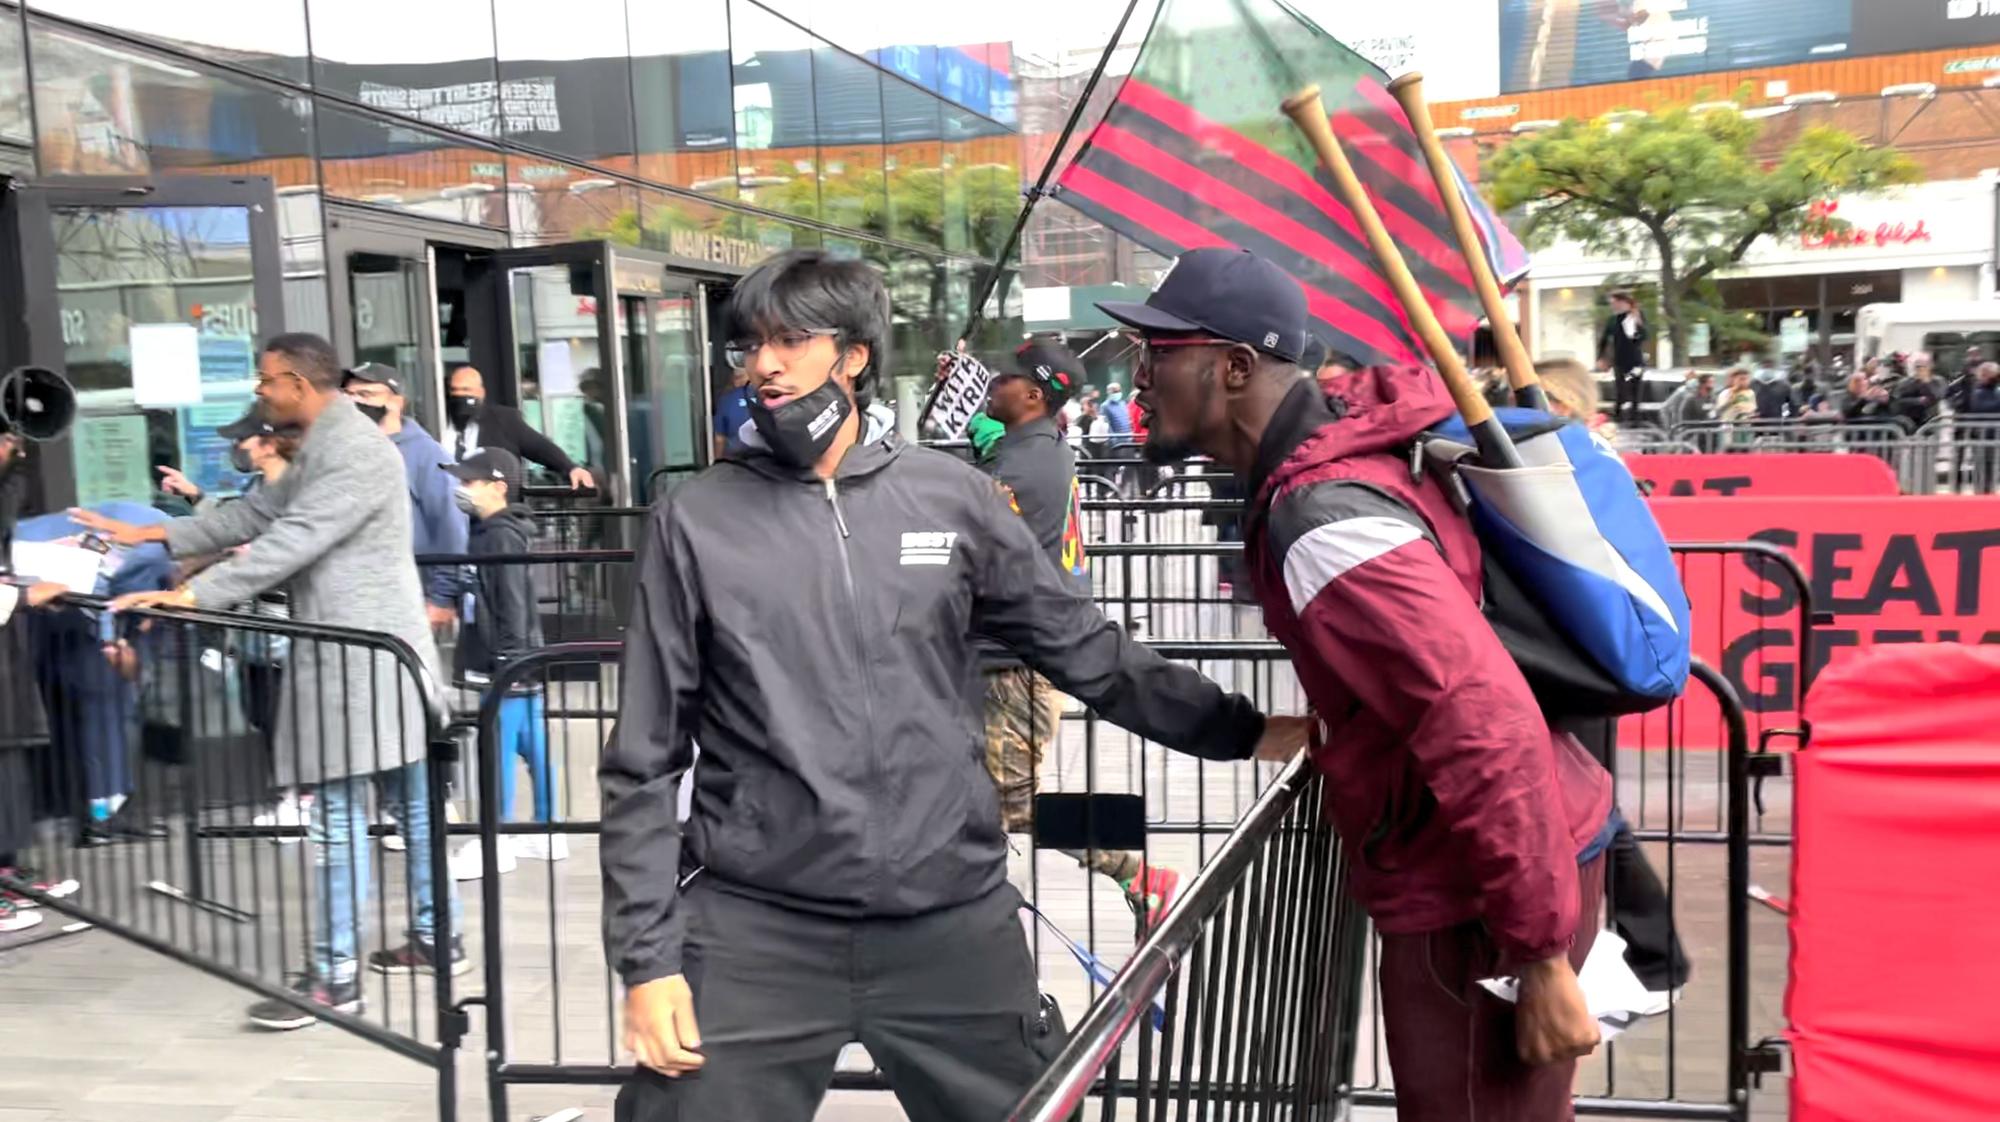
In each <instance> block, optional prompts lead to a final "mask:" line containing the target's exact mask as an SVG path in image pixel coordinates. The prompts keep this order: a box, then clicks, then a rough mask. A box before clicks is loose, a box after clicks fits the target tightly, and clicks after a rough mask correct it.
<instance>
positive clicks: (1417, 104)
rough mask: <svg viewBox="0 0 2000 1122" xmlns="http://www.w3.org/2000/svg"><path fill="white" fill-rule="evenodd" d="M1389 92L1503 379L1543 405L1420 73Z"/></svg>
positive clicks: (1533, 405)
mask: <svg viewBox="0 0 2000 1122" xmlns="http://www.w3.org/2000/svg"><path fill="white" fill-rule="evenodd" d="M1389 94H1390V96H1392V97H1394V98H1395V99H1396V101H1397V102H1398V103H1399V104H1401V105H1402V107H1403V115H1404V116H1406V117H1408V118H1409V119H1410V129H1411V130H1412V131H1413V132H1415V133H1416V135H1417V146H1418V147H1419V148H1422V149H1423V152H1424V162H1425V163H1427V164H1429V165H1430V169H1431V179H1433V180H1434V181H1436V183H1437V189H1438V198H1439V199H1441V200H1443V202H1444V213H1445V217H1446V218H1447V219H1449V220H1450V222H1451V232H1452V233H1453V234H1455V235H1457V237H1458V252H1459V255H1460V256H1461V257H1464V258H1465V264H1466V267H1467V268H1468V269H1470V270H1472V287H1473V289H1474V290H1475V291H1477V292H1478V293H1479V304H1480V306H1481V307H1482V308H1484V309H1485V311H1486V324H1487V326H1488V328H1490V329H1491V330H1492V332H1493V346H1494V349H1495V350H1497V351H1498V352H1499V354H1500V364H1501V365H1502V366H1504V367H1506V368H1507V383H1508V384H1509V385H1511V386H1513V387H1514V396H1515V397H1516V398H1517V399H1518V400H1519V401H1520V403H1521V404H1522V405H1525V406H1527V407H1529V408H1530V409H1542V410H1546V409H1547V408H1548V407H1549V406H1548V400H1547V398H1546V397H1545V396H1544V395H1543V393H1542V386H1541V379H1539V378H1537V377H1536V376H1535V364H1534V363H1533V362H1532V361H1530V360H1529V358H1528V349H1527V348H1526V347H1524V346H1522V345H1521V337H1520V335H1519V334H1518V333H1516V332H1515V330H1514V321H1513V319H1512V317H1510V316H1508V314H1507V302H1506V299H1505V298H1504V297H1503V296H1501V294H1500V281H1499V279H1498V278H1496V277H1495V276H1494V275H1493V263H1492V262H1491V261H1489V260H1488V259H1487V257H1486V247H1485V245H1484V244H1483V243H1482V242H1481V241H1480V240H1479V230H1478V228H1477V227H1475V226H1474V225H1473V224H1472V212H1471V211H1470V210H1469V209H1467V208H1466V205H1465V196H1464V195H1462V194H1460V193H1459V190H1458V176H1457V174H1456V173H1455V172H1454V171H1453V169H1452V166H1451V157H1450V156H1448V155H1446V154H1445V150H1444V143H1443V142H1442V141H1440V140H1439V139H1438V134H1437V129H1436V128H1435V127H1433V126H1432V124H1431V108H1430V106H1429V105H1428V104H1427V103H1426V102H1425V101H1424V76H1423V75H1422V74H1418V73H1415V72H1412V73H1409V74H1405V75H1403V76H1402V77H1400V78H1398V79H1396V80H1395V81H1393V82H1390V83H1389Z"/></svg>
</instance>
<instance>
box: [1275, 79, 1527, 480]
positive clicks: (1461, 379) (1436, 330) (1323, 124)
mask: <svg viewBox="0 0 2000 1122" xmlns="http://www.w3.org/2000/svg"><path fill="white" fill-rule="evenodd" d="M1282 108H1283V111H1284V114H1285V116H1287V117H1290V118H1291V119H1292V123H1293V124H1294V125H1297V126H1298V128H1299V131H1300V132H1302V133H1304V134H1305V137H1306V140H1307V141H1308V142H1309V143H1310V144H1311V145H1312V148H1313V151H1314V152H1315V153H1316V154H1317V155H1318V156H1319V159H1320V163H1322V164H1324V165H1326V170H1327V173H1328V174H1329V175H1330V176H1331V177H1332V179H1333V186H1334V190H1335V192H1336V193H1337V194H1338V195H1339V196H1340V201H1341V202H1343V203H1345V204H1347V210H1348V213H1350V214H1352V215H1353V216H1354V220H1355V221H1356V222H1358V223H1360V225H1361V232H1362V233H1363V234H1365V235H1366V236H1367V240H1368V248H1369V249H1371V250H1373V251H1374V253H1375V260H1376V261H1377V262H1378V263H1380V264H1381V266H1382V273H1383V276H1384V277H1385V278H1386V279H1387V280H1388V282H1389V287H1390V289H1391V290H1392V291H1394V292H1395V294H1396V299H1397V302H1398V303H1400V304H1402V305H1403V311H1404V312H1405V313H1406V314H1407V315H1408V316H1409V317H1410V326H1411V327H1413V328H1415V329H1416V332H1417V338H1418V339H1419V340H1421V341H1422V342H1423V345H1424V349H1425V350H1427V351H1429V352H1430V353H1431V361H1432V362H1434V363H1436V364H1437V369H1438V374H1439V375H1440V376H1442V377H1443V378H1444V385H1445V389H1446V390H1448V391H1450V393H1451V397H1452V401H1453V402H1454V403H1456V404H1457V406H1458V412H1459V415H1460V416H1462V417H1464V418H1465V427H1466V428H1468V429H1470V430H1471V432H1472V439H1473V442H1474V443H1475V444H1477V445H1478V447H1479V455H1480V458H1481V460H1482V461H1484V463H1485V466H1487V467H1492V468H1510V467H1520V466H1521V456H1520V453H1518V452H1516V451H1515V450H1514V442H1513V441H1512V440H1511V439H1510V438H1509V437H1508V436H1507V430H1506V429H1505V428H1503V427H1501V425H1500V422H1499V421H1498V420H1496V419H1495V418H1494V416H1493V407H1492V406H1491V405H1489V404H1487V402H1486V396H1485V395H1484V394H1482V393H1481V392H1480V391H1479V387H1478V386H1475V385H1473V384H1472V377H1471V376H1470V375H1469V374H1467V373H1466V371H1465V362H1464V360H1463V359H1461V358H1459V355H1458V345H1457V344H1456V343H1454V342H1452V339H1451V336H1450V335H1447V334H1446V333H1445V330H1444V327H1443V325H1441V324H1439V323H1438V318H1437V313H1436V312H1434V311H1432V310H1431V305H1430V301H1429V300H1426V299H1425V298H1424V293H1423V290H1422V289H1421V288H1418V287H1417V278H1416V277H1414V276H1412V275H1411V274H1410V266H1409V264H1408V263H1407V262H1405V261H1404V260H1403V252H1402V250H1400V249H1398V248H1397V247H1396V241H1395V239H1394V238H1392V237H1390V236H1389V230H1388V227H1386V226H1384V225H1383V224H1382V216H1381V215H1380V214H1379V213H1377V212H1376V210H1375V203H1374V202H1373V201H1372V200H1371V199H1369V197H1368V191H1367V189H1366V188H1364V187H1363V186H1362V185H1361V180H1360V178H1359V177H1358V176H1356V175H1355V174H1354V165H1352V164H1350V163H1348V161H1347V153H1346V152H1345V151H1343V150H1342V149H1341V147H1340V140H1339V139H1338V138H1337V137H1335V136H1334V135H1333V126H1332V125H1330V124H1328V123H1327V119H1326V106H1325V105H1323V104H1322V103H1321V102H1320V96H1319V87H1318V86H1307V87H1306V88H1304V89H1302V90H1300V91H1299V92H1298V93H1295V94H1293V95H1292V96H1291V97H1289V98H1287V99H1286V100H1285V104H1284V105H1283V107H1282Z"/></svg>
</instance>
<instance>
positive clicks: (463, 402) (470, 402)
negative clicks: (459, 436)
mask: <svg viewBox="0 0 2000 1122" xmlns="http://www.w3.org/2000/svg"><path fill="white" fill-rule="evenodd" d="M479 403H480V399H479V398H476V397H454V398H452V399H451V400H450V401H448V402H446V403H445V407H444V414H445V416H447V417H450V418H451V423H452V425H453V426H455V427H457V428H464V427H465V426H466V425H468V424H470V423H472V418H473V415H474V414H476V413H478V412H479Z"/></svg>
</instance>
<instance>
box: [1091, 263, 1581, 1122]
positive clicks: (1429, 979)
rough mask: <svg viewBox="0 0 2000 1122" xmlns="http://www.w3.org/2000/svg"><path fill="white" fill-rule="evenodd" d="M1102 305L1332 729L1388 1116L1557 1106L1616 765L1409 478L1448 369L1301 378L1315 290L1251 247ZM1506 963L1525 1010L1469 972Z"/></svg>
mask: <svg viewBox="0 0 2000 1122" xmlns="http://www.w3.org/2000/svg"><path fill="white" fill-rule="evenodd" d="M1098 306H1099V307H1100V308H1101V309H1103V310H1104V312H1105V313H1106V314H1107V315H1109V316H1111V317H1112V318H1113V319H1116V320H1119V321H1121V322H1123V323H1125V324H1127V325H1129V326H1131V327H1133V328H1135V329H1137V331H1138V332H1139V336H1140V339H1139V354H1140V359H1139V366H1138V373H1137V376H1136V378H1135V379H1134V384H1135V385H1137V386H1138V387H1139V390H1140V398H1141V400H1142V401H1143V402H1144V404H1145V406H1146V413H1147V417H1148V419H1149V424H1150V426H1151V430H1152V434H1151V438H1150V440H1149V442H1148V445H1147V449H1146V451H1147V454H1148V455H1149V456H1152V457H1155V458H1157V459H1178V458H1180V457H1181V456H1183V455H1185V454H1186V453H1188V452H1190V451H1201V452H1205V453H1207V454H1208V455H1210V456H1212V457H1214V459H1215V460H1216V461H1218V462H1219V463H1221V464H1223V465H1225V466H1227V467H1228V468H1230V469H1231V470H1232V471H1234V472H1235V473H1236V475H1237V476H1238V477H1239V478H1241V479H1243V480H1244V482H1245V493H1246V494H1247V495H1248V496H1249V497H1250V507H1249V510H1248V512H1247V518H1246V521H1245V533H1244V550H1245V559H1246V561H1247V563H1248V568H1249V573H1250V578H1251V583H1252V585H1253V586H1254V587H1255V589H1256V592H1257V598H1258V600H1259V601H1260V602H1261V603H1262V605H1263V611H1264V622H1265V625H1266V626H1267V627H1268V628H1269V629H1270V631H1271V634H1272V635H1273V636H1274V637H1276V638H1277V639H1278V641H1279V642H1281V643H1283V644H1284V646H1285V649H1286V650H1287V651H1288V652H1289V653H1290V654H1291V656H1292V664H1293V667H1294V669H1295V670H1296V671H1297V673H1298V675H1299V680H1300V683H1301V684H1302V685H1303V686H1304V688H1305V691H1306V694H1307V696H1308V697H1309V698H1310V699H1311V701H1312V703H1313V708H1314V710H1315V711H1316V712H1317V713H1318V714H1320V716H1321V718H1322V720H1323V722H1325V724H1326V725H1327V726H1330V728H1329V731H1328V732H1327V734H1326V736H1327V743H1326V744H1325V745H1324V746H1323V747H1321V748H1319V749H1318V750H1317V751H1315V752H1314V754H1313V761H1314V763H1315V764H1316V765H1317V766H1318V767H1319V768H1320V770H1321V771H1322V772H1323V773H1324V774H1325V776H1326V782H1327V789H1328V790H1329V791H1330V792H1332V793H1333V796H1332V797H1333V802H1332V809H1333V815H1334V819H1335V824H1336V825H1337V827H1338V828H1339V830H1340V832H1341V835H1342V839H1343V841H1344V843H1345V846H1344V848H1345V851H1346V853H1347V854H1348V856H1349V858H1350V863H1351V865H1352V870H1353V883H1354V892H1355V896H1356V898H1357V899H1358V900H1359V901H1360V902H1361V903H1362V904H1363V905H1364V906H1365V907H1366V908H1367V909H1368V911H1369V914H1370V915H1371V916H1372V917H1373V918H1374V920H1375V924H1376V927H1377V929H1378V930H1379V931H1380V932H1381V933H1382V967H1381V981H1382V997H1381V1001H1382V1009H1383V1016H1384V1024H1385V1027H1386V1037H1387V1041H1388V1048H1389V1059H1390V1063H1391V1065H1392V1066H1393V1068H1394V1070H1395V1072H1396V1076H1397V1079H1396V1100H1397V1101H1396V1109H1397V1112H1398V1117H1400V1118H1402V1119H1403V1120H1404V1122H1444V1120H1452V1122H1459V1120H1463V1119H1466V1118H1469V1117H1478V1118H1489V1117H1490V1118H1508V1119H1514V1120H1517V1122H1556V1120H1557V1119H1565V1120H1566V1119H1568V1118H1569V1117H1570V1114H1571V1103H1570V1085H1571V1079H1572V1076H1573V1074H1574V1071H1575V1061H1576V1060H1577V1058H1579V1057H1581V1056H1584V1055H1587V1054H1589V1053H1590V1051H1591V1050H1592V1049H1593V1048H1595V1046H1596V1044H1597V1040H1598V1033H1597V1026H1596V1022H1595V1020H1594V1019H1593V1018H1592V1017H1591V1015H1590V1012H1589V1008H1588V1006H1587V1004H1586V1002H1585V1001H1584V997H1583V992H1582V989H1581V987H1580V986H1579V985H1578V984H1577V979H1576V973H1575V970H1576V968H1577V967H1579V966H1580V965H1581V964H1582V961H1583V956H1584V955H1585V954H1587V953H1588V951H1589V947H1590V942H1591V939H1592V937H1593V936H1594V935H1595V933H1596V930H1597V907H1598V904H1599V902H1600V900H1601V897H1602V892H1603V862H1602V853H1603V851H1604V847H1605V846H1606V845H1607V844H1608V843H1609V841H1610V837H1611V834H1610V831H1609V830H1608V829H1607V827H1608V826H1609V825H1610V824H1611V823H1612V822H1613V816H1612V813H1611V783H1610V776H1609V775H1607V774H1606V773H1605V771H1604V769H1603V768H1601V767H1599V766H1598V765H1597V763H1596V762H1595V761H1593V760H1592V759H1591V758H1590V756H1589V755H1588V754H1587V753H1586V752H1585V751H1584V749H1583V748H1582V746H1581V745H1579V744H1578V743H1577V742H1576V740H1575V738H1574V737H1570V736H1567V735H1565V734H1560V733H1557V732H1556V731H1554V730H1553V729H1551V728H1550V725H1549V722H1548V720H1547V719H1546V718H1545V717H1544V716H1543V714H1542V712H1541V710H1540V708H1539V706H1538V705H1537V703H1536V700H1535V695H1534V693H1533V692H1532V691H1531V690H1530V689H1529V686H1528V683H1527V680H1526V679H1525V678H1523V677H1522V674H1521V671H1520V669H1519V668H1518V667H1517V666H1516V665H1515V663H1514V661H1513V659H1512V657H1511V656H1510V655H1509V654H1508V652H1507V649H1506V648H1505V647H1504V646H1503V645H1502V643H1501V641H1500V638H1499V637H1498V636H1497V635H1496V634H1495V633H1494V630H1493V628H1492V626H1491V625H1489V624H1488V623H1487V622H1486V620H1485V618H1484V617H1483V616H1482V615H1481V613H1480V596H1481V592H1482V588H1481V569H1480V549H1479V541H1478V538H1477V537H1476V536H1475V535H1474V534H1473V532H1472V529H1471V526H1470V523H1469V522H1468V521H1467V519H1466V518H1465V516H1464V515H1463V514H1462V513H1461V512H1460V511H1459V510H1458V508H1457V507H1456V506H1455V505H1454V504H1453V501H1452V499H1451V498H1450V496H1448V495H1447V494H1446V493H1445V492H1444V489H1443V488H1441V487H1440V486H1439V485H1438V484H1437V483H1436V482H1435V481H1434V480H1432V479H1430V478H1428V477H1425V476H1421V475H1419V476H1412V474H1411V471H1410V449H1411V448H1412V446H1413V443H1414V442H1415V441H1416V440H1417V439H1419V438H1420V437H1421V436H1422V434H1423V433H1424V431H1425V430H1427V429H1428V428H1430V427H1431V426H1433V425H1435V424H1437V423H1439V422H1441V421H1443V420H1444V419H1445V418H1447V417H1449V416H1450V415H1451V414H1452V412H1453V408H1454V407H1453V405H1452V402H1451V399H1450V397H1449V396H1448V395H1447V394H1446V393H1445V390H1444V386H1443V383H1442V381H1441V379H1439V378H1438V377H1437V376H1436V375H1435V374H1434V373H1433V372H1431V371H1430V370H1429V369H1427V368H1423V367H1400V368H1392V367H1381V366H1376V367H1368V368H1365V369H1361V370H1356V371H1352V372H1349V373H1346V374H1344V375H1340V376H1336V377H1334V378H1331V379H1328V380H1327V381H1325V382H1318V381H1315V380H1314V379H1312V378H1310V377H1306V376H1304V375H1303V374H1302V372H1301V371H1300V370H1299V369H1298V363H1299V361H1300V360H1301V358H1302V357H1304V355H1305V351H1306V347H1307V338H1308V332H1309V325H1310V318H1309V315H1308V311H1307V305H1306V300H1305V295H1304V293H1303V291H1302V290H1301V288H1300V286H1299V284H1298V282H1297V281H1296V280H1294V279H1293V278H1292V277H1291V276H1290V275H1289V274H1287V273H1286V272H1285V271H1284V270H1283V269H1280V268H1279V267H1278V266H1276V265H1274V264H1271V263H1270V262H1267V261H1264V260H1261V259H1259V258H1257V257H1255V256H1253V255H1251V254H1249V253H1245V252H1241V251H1231V250H1221V249H1198V250H1193V251H1190V252H1188V253H1185V254H1182V255H1181V257H1180V259H1179V260H1178V261H1177V262H1176V263H1175V265H1174V268H1173V269H1172V270H1171V271H1170V272H1169V273H1168V275H1167V277H1166V278H1165V279H1164V280H1162V282H1161V283H1160V285H1159V287H1158V288H1157V289H1155V290H1154V292H1153V293H1152V295H1151V296H1150V297H1148V298H1147V300H1146V302H1145V303H1143V304H1130V303H1104V304H1099V305H1098ZM1501 975H1511V976H1516V977H1518V978H1519V980H1520V988H1519V1002H1518V1004H1517V1005H1509V1004H1507V1003H1506V1002H1503V1001H1501V1000H1500V999H1499V998H1497V997H1495V996H1493V995H1492V994H1491V993H1489V992H1487V991H1486V990H1485V989H1484V988H1483V987H1482V986H1480V984H1479V982H1480V980H1481V979H1483V978H1491V977H1495V976H1501ZM1468 1041H1477V1042H1479V1046H1477V1047H1472V1046H1468V1044H1467V1042H1468Z"/></svg>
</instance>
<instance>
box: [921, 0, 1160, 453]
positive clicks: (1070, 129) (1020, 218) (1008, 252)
mask: <svg viewBox="0 0 2000 1122" xmlns="http://www.w3.org/2000/svg"><path fill="white" fill-rule="evenodd" d="M1138 7H1139V0H1125V10H1124V11H1123V12H1122V13H1120V14H1119V16H1118V26H1117V27H1116V28H1114V29H1112V32H1111V41H1110V42H1109V43H1106V44H1105V45H1104V53H1103V54H1101V55H1099V56H1097V65H1096V66H1095V67H1093V68H1091V71H1090V77H1089V78H1088V79H1086V80H1085V81H1084V83H1083V92H1082V93H1080V94H1078V95H1077V99H1076V108H1074V109H1071V110H1070V112H1069V117H1068V119H1066V120H1065V121H1063V127H1062V132H1060V133H1058V134H1056V146H1055V147H1054V148H1053V149H1051V150H1050V151H1049V158H1048V159H1046V160H1044V161H1042V172H1041V174H1040V175H1038V176H1036V177H1035V185H1034V186H1033V187H1030V188H1028V197H1027V201H1026V202H1025V203H1023V204H1022V206H1021V213H1020V214H1018V215H1015V216H1014V228H1013V229H1011V230H1009V231H1007V240H1006V241H1005V242H1003V243H1002V244H1001V246H1000V252H999V253H998V254H996V255H995V256H994V258H993V267H992V268H991V269H988V270H987V272H986V280H985V283H983V284H981V285H980V286H979V293H978V295H976V296H974V297H973V300H972V308H971V311H970V314H969V315H967V317H966V320H965V330H963V331H961V332H959V333H958V338H959V339H960V340H961V341H964V340H967V339H970V338H972V333H973V332H974V331H977V330H978V329H979V322H980V320H981V319H983V318H985V311H986V301H987V300H989V299H991V298H992V296H993V290H994V289H995V288H996V287H998V286H999V284H1000V274H1001V272H1002V271H1003V270H1005V269H1006V267H1007V261H1008V259H1009V258H1011V257H1013V256H1014V250H1015V249H1016V248H1017V247H1019V246H1020V244H1021V232H1022V231H1024V230H1026V229H1027V228H1028V216H1029V215H1030V214H1033V213H1034V210H1035V204H1036V203H1038V202H1040V201H1042V198H1043V196H1045V195H1047V194H1048V188H1049V180H1050V179H1052V178H1054V177H1055V174H1056V165H1057V164H1059V163H1061V162H1062V155H1063V151H1064V150H1065V149H1067V148H1068V147H1069V138H1070V137H1071V136H1073V135H1075V133H1076V124H1077V122H1078V121H1080V120H1082V119H1083V111H1084V110H1085V109H1087V108H1088V107H1089V106H1090V98H1091V95H1092V94H1094V93H1096V92H1097V83H1098V82H1100V81H1102V80H1103V79H1104V71H1105V70H1106V69H1107V68H1108V67H1109V66H1110V65H1111V56H1112V54H1114V53H1115V52H1116V51H1117V50H1118V43H1119V41H1120V40H1122V39H1123V38H1124V37H1125V26H1126V25H1127V24H1128V23H1130V22H1131V21H1132V13H1133V12H1134V11H1136V10H1138ZM937 393H938V387H937V385H935V384H934V385H932V386H931V388H930V392H929V393H927V394H925V395H924V407H923V410H922V411H921V412H919V413H918V414H917V425H918V427H919V428H920V429H921V427H922V426H923V423H924V421H925V420H927V419H928V418H929V417H930V415H931V407H932V406H933V405H934V404H936V402H937Z"/></svg>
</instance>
